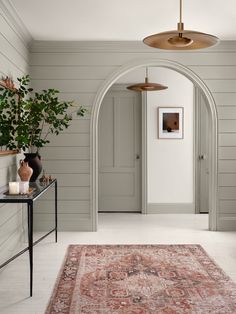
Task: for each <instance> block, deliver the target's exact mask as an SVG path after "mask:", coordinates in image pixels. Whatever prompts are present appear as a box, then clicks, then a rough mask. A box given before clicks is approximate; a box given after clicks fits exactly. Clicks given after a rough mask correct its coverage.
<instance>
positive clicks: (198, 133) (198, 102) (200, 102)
mask: <svg viewBox="0 0 236 314" xmlns="http://www.w3.org/2000/svg"><path fill="white" fill-rule="evenodd" d="M194 94H195V97H194V115H195V119H194V120H195V165H196V167H195V211H196V213H200V214H207V213H209V168H210V159H209V155H210V151H209V147H210V146H209V141H210V139H209V132H208V128H209V121H208V120H209V117H208V111H207V106H206V100H205V98H204V95H202V93H201V91H200V90H199V88H197V87H195V93H194Z"/></svg>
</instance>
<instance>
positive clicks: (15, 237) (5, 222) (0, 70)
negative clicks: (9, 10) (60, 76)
mask: <svg viewBox="0 0 236 314" xmlns="http://www.w3.org/2000/svg"><path fill="white" fill-rule="evenodd" d="M11 22H12V21H10V20H9V16H8V17H6V16H5V14H4V13H3V10H2V4H1V3H0V76H3V77H5V76H10V77H12V79H13V81H14V82H17V80H16V78H17V77H21V76H23V75H25V74H26V73H28V72H29V69H28V57H29V53H28V49H27V43H26V42H25V41H24V40H23V39H22V37H21V36H20V35H19V29H18V28H15V23H11ZM19 158H20V156H18V155H14V156H10V155H9V156H1V157H0V187H3V186H5V185H7V184H8V182H9V181H12V180H15V179H16V170H17V168H18V160H19ZM21 208H22V207H21V205H17V204H11V205H10V204H8V205H2V204H1V207H0V251H1V254H0V263H1V262H3V261H4V260H6V259H7V258H9V257H10V256H11V255H12V254H13V253H14V252H15V249H16V247H17V246H18V245H19V244H20V241H21V239H22V236H23V233H22V232H23V226H22V210H21Z"/></svg>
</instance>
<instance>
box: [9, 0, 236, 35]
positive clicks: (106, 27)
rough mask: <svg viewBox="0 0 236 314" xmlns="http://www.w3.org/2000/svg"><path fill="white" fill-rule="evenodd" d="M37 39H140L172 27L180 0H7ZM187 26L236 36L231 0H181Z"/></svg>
mask: <svg viewBox="0 0 236 314" xmlns="http://www.w3.org/2000/svg"><path fill="white" fill-rule="evenodd" d="M9 2H11V4H12V6H13V7H14V8H15V10H16V12H17V14H18V16H19V17H20V18H21V20H22V21H23V23H24V24H25V26H26V28H27V29H28V30H29V32H30V33H31V35H32V37H33V38H34V39H35V40H72V41H76V40H138V41H139V40H142V39H143V38H144V37H145V36H147V35H151V34H153V33H158V32H163V31H168V30H171V29H175V28H176V23H177V22H178V16H179V0H162V1H160V0H146V1H144V0H116V1H115V0H83V1H82V0H9ZM183 21H184V23H185V28H186V29H189V30H196V31H201V32H205V33H209V34H212V35H215V36H218V37H219V38H220V39H221V40H236V1H235V0H226V1H223V0H183Z"/></svg>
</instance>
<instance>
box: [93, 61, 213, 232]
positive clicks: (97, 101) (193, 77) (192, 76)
mask: <svg viewBox="0 0 236 314" xmlns="http://www.w3.org/2000/svg"><path fill="white" fill-rule="evenodd" d="M144 66H145V67H146V66H155V67H164V68H168V69H171V70H174V71H177V72H178V73H180V74H182V75H184V76H185V77H187V78H188V79H189V80H190V81H191V82H192V83H193V84H194V86H197V87H198V88H199V89H200V90H201V92H202V94H203V95H204V96H205V99H206V106H207V110H208V113H209V123H210V125H209V132H210V134H209V136H210V139H211V140H210V144H211V145H210V154H209V160H210V174H209V230H216V229H217V216H218V215H217V214H218V207H217V183H218V176H217V173H218V164H217V160H218V119H217V110H216V104H215V101H214V98H213V96H212V94H211V92H210V90H209V88H208V87H207V85H206V84H205V83H204V81H203V80H202V79H201V78H200V77H199V76H198V75H197V74H196V73H195V72H193V71H192V70H190V69H189V68H188V67H186V66H184V65H182V64H180V63H178V62H175V61H171V60H165V59H142V60H135V61H132V62H129V63H127V64H125V65H122V66H120V67H119V68H118V69H117V70H116V71H114V72H113V73H112V74H111V75H110V76H109V77H108V78H107V79H106V80H105V81H104V82H103V84H102V85H101V86H100V88H99V90H98V91H97V93H96V96H95V98H94V102H93V107H92V113H91V124H90V179H91V185H90V186H91V191H90V200H91V205H90V206H91V207H90V209H91V218H92V230H93V231H97V227H98V119H99V110H100V107H101V104H102V100H103V98H104V96H105V94H106V93H107V91H108V90H109V88H110V87H111V86H112V85H113V84H114V83H115V82H116V81H117V80H118V79H119V78H120V77H122V76H123V75H125V74H127V73H129V72H131V71H133V70H135V69H138V68H141V67H144ZM144 97H145V96H144ZM144 103H145V102H144ZM146 127H147V125H146ZM145 130H146V129H145V128H144V131H143V133H145ZM142 146H143V147H142V157H143V158H142V159H143V164H142V173H143V177H142V182H143V184H142V190H143V191H142V196H143V199H142V205H143V206H144V207H143V208H142V212H143V213H146V208H147V160H145V156H144V155H143V154H145V149H146V145H145V143H142ZM146 153H147V151H146Z"/></svg>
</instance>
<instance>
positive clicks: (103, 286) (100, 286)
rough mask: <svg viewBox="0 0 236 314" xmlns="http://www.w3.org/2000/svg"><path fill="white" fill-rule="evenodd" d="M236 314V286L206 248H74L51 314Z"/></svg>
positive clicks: (112, 246)
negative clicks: (208, 253)
mask: <svg viewBox="0 0 236 314" xmlns="http://www.w3.org/2000/svg"><path fill="white" fill-rule="evenodd" d="M51 313H178V314H184V313H185V314H186V313H224V314H230V313H236V284H235V283H234V282H233V281H232V280H231V279H230V278H229V277H228V276H227V275H226V274H225V273H224V272H223V271H222V269H220V268H219V267H218V266H217V265H216V264H215V262H214V261H213V260H212V259H211V258H210V257H209V256H208V255H207V253H206V252H205V251H204V250H203V248H202V247H201V246H200V245H161V244H160V245H70V246H69V248H68V251H67V254H66V257H65V260H64V265H63V266H62V268H61V271H60V274H59V276H58V279H57V282H56V285H55V288H54V291H53V293H52V297H51V300H50V302H49V305H48V307H47V310H46V314H51Z"/></svg>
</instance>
